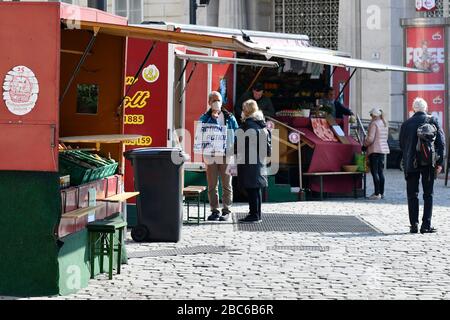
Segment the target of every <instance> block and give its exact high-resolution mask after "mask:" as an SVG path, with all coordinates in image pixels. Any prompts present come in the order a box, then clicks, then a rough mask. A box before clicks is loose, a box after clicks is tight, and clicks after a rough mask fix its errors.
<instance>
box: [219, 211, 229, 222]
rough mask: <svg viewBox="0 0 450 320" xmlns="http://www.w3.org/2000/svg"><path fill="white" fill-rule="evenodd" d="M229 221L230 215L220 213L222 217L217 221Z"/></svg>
mask: <svg viewBox="0 0 450 320" xmlns="http://www.w3.org/2000/svg"><path fill="white" fill-rule="evenodd" d="M228 220H230V214H229V213H222V216H221V217H220V219H219V221H222V222H224V221H228Z"/></svg>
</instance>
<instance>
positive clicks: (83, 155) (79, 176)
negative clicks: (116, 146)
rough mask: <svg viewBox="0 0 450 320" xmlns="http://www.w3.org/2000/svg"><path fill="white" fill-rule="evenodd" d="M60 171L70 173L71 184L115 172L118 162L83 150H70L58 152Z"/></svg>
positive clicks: (77, 183)
mask: <svg viewBox="0 0 450 320" xmlns="http://www.w3.org/2000/svg"><path fill="white" fill-rule="evenodd" d="M59 159H60V164H61V165H60V173H61V174H70V175H71V182H72V185H80V184H83V183H87V182H90V181H95V180H100V179H103V178H106V177H109V176H112V175H114V174H115V173H116V170H117V167H118V166H119V164H118V163H117V162H116V161H115V160H113V159H105V158H101V157H100V156H98V155H93V154H90V153H87V152H84V151H78V150H71V151H67V152H64V153H61V154H60V157H59Z"/></svg>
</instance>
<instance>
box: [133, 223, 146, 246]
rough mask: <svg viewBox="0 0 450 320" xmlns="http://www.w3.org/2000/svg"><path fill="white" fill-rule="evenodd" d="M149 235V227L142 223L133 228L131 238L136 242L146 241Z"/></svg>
mask: <svg viewBox="0 0 450 320" xmlns="http://www.w3.org/2000/svg"><path fill="white" fill-rule="evenodd" d="M147 237H148V229H147V227H146V226H144V225H142V224H140V225H138V226H136V227H134V228H133V229H132V230H131V238H132V239H133V240H134V241H136V242H144V241H145V240H146V239H147Z"/></svg>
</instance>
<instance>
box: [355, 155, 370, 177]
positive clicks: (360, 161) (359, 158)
mask: <svg viewBox="0 0 450 320" xmlns="http://www.w3.org/2000/svg"><path fill="white" fill-rule="evenodd" d="M368 160H369V159H368V157H367V156H366V154H365V153H357V154H355V164H356V165H357V166H358V172H366V173H367V172H369V165H368Z"/></svg>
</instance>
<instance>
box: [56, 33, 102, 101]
mask: <svg viewBox="0 0 450 320" xmlns="http://www.w3.org/2000/svg"><path fill="white" fill-rule="evenodd" d="M98 31H99V29H96V30H94V33H93V34H92V37H91V40H90V41H89V44H88V45H87V47H86V49H85V50H84V53H83V55H82V56H81V59H80V61H79V62H78V65H77V66H76V68H75V71H74V72H73V73H72V76H71V77H70V79H69V82H68V83H67V85H66V88H65V89H64V92H63V94H62V95H61V98H60V99H59V105H61V104H62V102H63V101H64V98H65V97H66V95H67V92H68V91H69V89H70V87H71V86H72V83H73V81H74V80H75V78H76V76H77V75H78V73H79V72H80V69H81V66H82V65H83V64H84V61H85V60H86V58H87V56H88V54H89V52H90V51H91V49H92V47H93V46H94V43H95V40H96V39H97V33H98Z"/></svg>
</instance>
